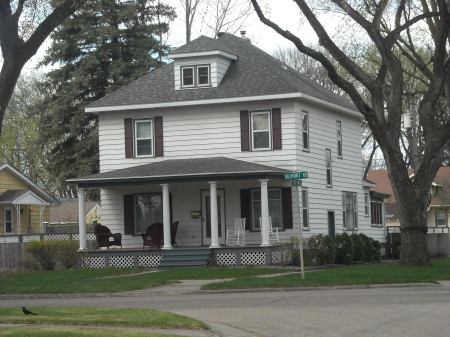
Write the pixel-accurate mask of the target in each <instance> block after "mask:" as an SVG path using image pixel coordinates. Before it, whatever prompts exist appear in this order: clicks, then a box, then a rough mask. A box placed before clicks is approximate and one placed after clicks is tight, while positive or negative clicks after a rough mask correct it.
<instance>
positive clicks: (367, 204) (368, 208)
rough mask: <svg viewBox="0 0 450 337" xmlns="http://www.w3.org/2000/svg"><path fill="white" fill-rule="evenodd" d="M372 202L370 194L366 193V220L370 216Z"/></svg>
mask: <svg viewBox="0 0 450 337" xmlns="http://www.w3.org/2000/svg"><path fill="white" fill-rule="evenodd" d="M370 202H371V200H370V198H369V193H364V216H365V217H366V218H368V217H369V216H370Z"/></svg>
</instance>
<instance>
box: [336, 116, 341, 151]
mask: <svg viewBox="0 0 450 337" xmlns="http://www.w3.org/2000/svg"><path fill="white" fill-rule="evenodd" d="M336 136H337V157H338V158H342V123H341V122H340V121H336Z"/></svg>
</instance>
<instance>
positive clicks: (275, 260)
mask: <svg viewBox="0 0 450 337" xmlns="http://www.w3.org/2000/svg"><path fill="white" fill-rule="evenodd" d="M80 254H81V258H82V265H83V267H84V268H109V267H116V268H137V267H145V268H161V269H169V268H177V267H195V266H216V267H218V266H230V267H245V266H257V267H264V266H282V265H288V264H291V263H292V250H291V247H290V246H289V245H287V244H286V245H276V246H270V247H260V246H242V247H221V248H207V247H188V248H175V249H172V250H149V249H144V250H142V249H105V250H94V251H84V252H80ZM174 256H178V258H177V257H175V258H174Z"/></svg>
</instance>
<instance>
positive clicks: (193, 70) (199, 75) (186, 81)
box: [181, 65, 211, 88]
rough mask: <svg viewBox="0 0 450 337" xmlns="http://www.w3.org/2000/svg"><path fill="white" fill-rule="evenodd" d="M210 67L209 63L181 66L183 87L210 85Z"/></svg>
mask: <svg viewBox="0 0 450 337" xmlns="http://www.w3.org/2000/svg"><path fill="white" fill-rule="evenodd" d="M210 77H211V76H210V67H209V66H208V65H201V66H188V67H182V68H181V85H182V87H183V88H189V87H201V86H209V85H210V84H211V80H210Z"/></svg>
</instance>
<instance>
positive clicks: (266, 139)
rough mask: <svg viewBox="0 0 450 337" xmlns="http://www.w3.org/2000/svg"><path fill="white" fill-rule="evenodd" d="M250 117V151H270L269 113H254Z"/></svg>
mask: <svg viewBox="0 0 450 337" xmlns="http://www.w3.org/2000/svg"><path fill="white" fill-rule="evenodd" d="M250 116H251V117H250V119H251V124H250V125H251V141H252V144H251V145H252V150H270V149H271V148H272V132H271V129H272V128H271V125H270V124H271V119H270V111H254V112H251V115H250Z"/></svg>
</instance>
